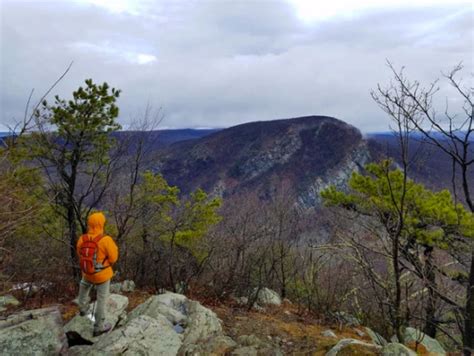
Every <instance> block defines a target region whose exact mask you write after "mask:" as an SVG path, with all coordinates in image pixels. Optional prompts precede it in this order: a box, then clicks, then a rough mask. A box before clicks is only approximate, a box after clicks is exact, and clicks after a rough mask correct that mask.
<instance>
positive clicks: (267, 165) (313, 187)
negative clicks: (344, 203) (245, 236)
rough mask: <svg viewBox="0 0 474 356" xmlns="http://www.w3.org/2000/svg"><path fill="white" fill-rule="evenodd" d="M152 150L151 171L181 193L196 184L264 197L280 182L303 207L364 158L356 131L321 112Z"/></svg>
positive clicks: (210, 189) (245, 126) (366, 158)
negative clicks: (154, 155) (155, 156)
mask: <svg viewBox="0 0 474 356" xmlns="http://www.w3.org/2000/svg"><path fill="white" fill-rule="evenodd" d="M157 154H158V156H159V158H158V159H159V163H158V164H157V165H156V166H155V167H154V168H155V170H156V171H159V172H161V173H162V174H163V175H164V176H165V178H166V179H167V180H168V181H169V183H170V184H173V185H177V186H179V187H180V188H181V189H182V190H183V191H184V192H189V191H191V190H194V189H196V188H198V187H201V188H203V189H205V190H206V191H208V192H211V193H214V194H217V195H222V196H230V195H233V194H236V193H241V192H245V191H251V192H255V193H257V194H258V195H260V196H261V197H267V196H271V195H273V194H274V193H275V192H276V191H277V190H278V189H280V188H282V185H284V186H285V189H286V188H290V189H291V188H293V189H294V190H295V192H296V194H297V197H298V199H299V201H300V203H302V204H303V205H309V206H312V205H315V204H318V202H319V199H320V198H319V191H320V190H321V189H323V188H324V187H326V186H327V185H329V184H336V185H341V184H342V185H343V184H344V183H345V181H346V180H347V178H348V177H349V176H350V174H351V172H352V171H353V170H357V169H359V168H360V167H362V166H363V165H364V164H365V163H366V162H368V161H369V159H370V154H369V150H368V146H367V143H366V141H365V140H364V139H363V138H362V134H361V133H360V132H359V130H358V129H356V128H355V127H353V126H350V125H348V124H346V123H344V122H343V121H340V120H337V119H335V118H332V117H326V116H308V117H300V118H294V119H283V120H274V121H262V122H251V123H246V124H242V125H238V126H234V127H231V128H227V129H224V130H221V131H218V132H214V133H212V134H210V135H208V136H205V137H203V138H200V139H198V140H188V141H183V142H176V143H174V144H171V145H170V146H168V147H166V148H164V149H162V150H160V151H159V152H158V153H157Z"/></svg>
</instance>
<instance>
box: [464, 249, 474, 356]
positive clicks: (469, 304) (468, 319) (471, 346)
mask: <svg viewBox="0 0 474 356" xmlns="http://www.w3.org/2000/svg"><path fill="white" fill-rule="evenodd" d="M466 294H467V295H466V311H465V320H464V335H463V346H464V350H463V353H464V355H466V356H467V355H471V353H472V352H474V244H473V243H472V242H471V270H470V273H469V285H468V286H467V293H466Z"/></svg>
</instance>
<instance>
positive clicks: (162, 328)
mask: <svg viewBox="0 0 474 356" xmlns="http://www.w3.org/2000/svg"><path fill="white" fill-rule="evenodd" d="M181 344H182V336H181V335H179V334H177V333H176V332H175V331H174V330H173V325H172V324H171V323H170V322H169V320H168V319H166V318H165V317H164V316H157V317H156V318H151V317H149V316H147V315H141V316H138V317H136V318H134V319H133V320H131V321H129V322H127V324H126V326H125V327H123V328H120V329H117V330H114V331H113V332H111V333H110V334H107V335H105V336H104V337H101V338H100V339H99V341H97V342H96V343H95V344H94V345H93V346H91V347H90V349H88V350H86V351H87V355H130V356H131V355H150V356H152V355H153V356H154V355H163V356H165V355H166V356H168V355H176V354H177V353H178V350H179V348H180V347H181Z"/></svg>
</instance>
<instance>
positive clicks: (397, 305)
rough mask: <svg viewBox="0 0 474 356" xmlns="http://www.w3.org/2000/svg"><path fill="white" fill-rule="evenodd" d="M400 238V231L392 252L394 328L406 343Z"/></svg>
mask: <svg viewBox="0 0 474 356" xmlns="http://www.w3.org/2000/svg"><path fill="white" fill-rule="evenodd" d="M399 239H400V232H399V231H398V232H397V233H396V234H395V236H394V239H393V241H392V244H393V245H392V254H393V260H392V262H393V273H394V278H395V301H394V305H393V309H394V314H395V320H394V329H395V334H396V335H397V338H398V342H400V343H401V344H403V343H404V341H405V340H404V335H403V331H402V311H401V304H402V289H401V285H400V277H401V276H400V261H399Z"/></svg>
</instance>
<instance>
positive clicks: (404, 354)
mask: <svg viewBox="0 0 474 356" xmlns="http://www.w3.org/2000/svg"><path fill="white" fill-rule="evenodd" d="M416 355H417V354H416V352H415V351H413V350H410V349H409V348H408V347H406V346H405V345H402V344H399V343H396V342H392V343H390V344H387V345H385V346H384V347H383V349H382V356H416Z"/></svg>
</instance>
